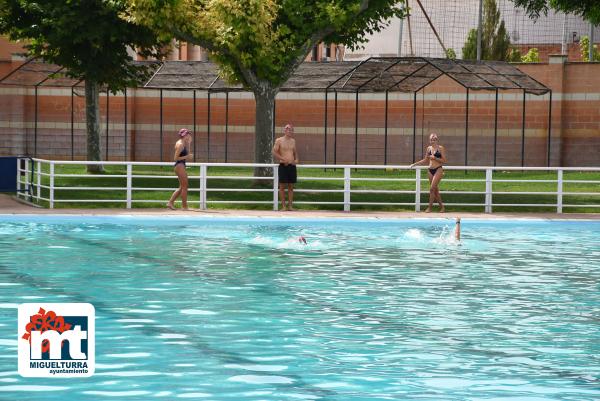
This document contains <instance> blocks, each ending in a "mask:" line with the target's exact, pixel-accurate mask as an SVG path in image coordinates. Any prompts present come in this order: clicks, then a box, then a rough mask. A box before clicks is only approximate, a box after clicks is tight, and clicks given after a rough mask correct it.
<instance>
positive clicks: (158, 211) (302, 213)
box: [0, 194, 600, 220]
mask: <svg viewBox="0 0 600 401" xmlns="http://www.w3.org/2000/svg"><path fill="white" fill-rule="evenodd" d="M0 214H77V215H90V216H93V215H132V214H139V215H161V216H162V215H167V216H168V215H173V216H208V215H210V216H215V217H234V216H247V217H278V218H279V217H280V218H300V219H306V218H320V217H329V218H331V217H337V218H345V217H351V218H375V219H411V218H434V219H435V218H437V219H439V218H455V217H457V216H460V217H464V218H474V219H511V218H515V219H524V218H534V219H556V220H564V219H569V220H572V219H584V220H600V213H565V214H557V213H492V214H487V213H474V212H452V211H449V212H447V213H435V212H434V213H423V212H419V213H417V212H380V211H372V212H365V211H360V212H355V211H353V212H343V211H315V210H295V211H292V212H284V211H272V210H243V209H238V210H235V209H209V210H190V211H183V210H168V209H166V208H137V209H114V208H110V209H109V208H105V209H84V208H77V209H44V208H40V207H35V206H31V205H29V204H26V203H24V202H21V201H17V200H16V198H15V197H14V196H11V195H8V194H0Z"/></svg>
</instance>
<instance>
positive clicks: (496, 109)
mask: <svg viewBox="0 0 600 401" xmlns="http://www.w3.org/2000/svg"><path fill="white" fill-rule="evenodd" d="M497 147H498V89H497V88H496V108H495V112H494V167H496V153H497V152H496V150H497Z"/></svg>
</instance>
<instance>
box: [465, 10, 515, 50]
mask: <svg viewBox="0 0 600 401" xmlns="http://www.w3.org/2000/svg"><path fill="white" fill-rule="evenodd" d="M510 51H511V46H510V37H509V36H508V33H507V32H506V27H505V25H504V20H502V19H501V18H500V10H499V9H498V6H497V4H496V0H484V1H483V18H482V23H481V59H482V60H504V61H506V60H508V58H509V55H510ZM463 59H465V60H475V59H477V29H471V30H470V31H469V34H468V35H467V40H466V41H465V44H464V46H463Z"/></svg>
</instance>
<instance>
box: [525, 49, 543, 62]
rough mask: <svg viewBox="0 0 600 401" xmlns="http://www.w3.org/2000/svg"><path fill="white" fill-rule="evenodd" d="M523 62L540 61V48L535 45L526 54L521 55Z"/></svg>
mask: <svg viewBox="0 0 600 401" xmlns="http://www.w3.org/2000/svg"><path fill="white" fill-rule="evenodd" d="M521 62H523V63H539V62H540V53H539V52H538V49H537V48H535V47H532V48H531V49H529V51H528V52H527V54H525V55H524V56H522V57H521Z"/></svg>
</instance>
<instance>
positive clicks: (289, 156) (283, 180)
mask: <svg viewBox="0 0 600 401" xmlns="http://www.w3.org/2000/svg"><path fill="white" fill-rule="evenodd" d="M283 132H284V136H282V137H279V138H277V140H275V146H273V156H275V160H277V161H278V162H279V199H281V209H282V210H293V204H294V184H295V183H296V181H297V177H298V176H297V173H296V164H298V152H297V151H296V140H295V139H294V127H293V126H292V124H287V125H286V126H285V127H283ZM286 185H287V189H288V202H287V208H286V204H285V187H286Z"/></svg>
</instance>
